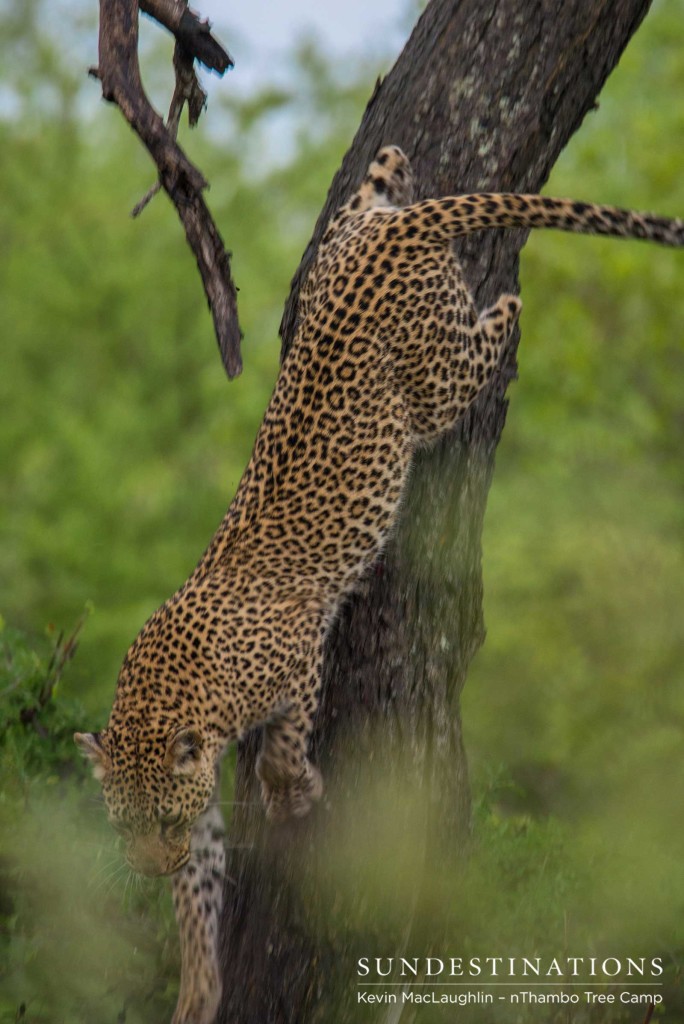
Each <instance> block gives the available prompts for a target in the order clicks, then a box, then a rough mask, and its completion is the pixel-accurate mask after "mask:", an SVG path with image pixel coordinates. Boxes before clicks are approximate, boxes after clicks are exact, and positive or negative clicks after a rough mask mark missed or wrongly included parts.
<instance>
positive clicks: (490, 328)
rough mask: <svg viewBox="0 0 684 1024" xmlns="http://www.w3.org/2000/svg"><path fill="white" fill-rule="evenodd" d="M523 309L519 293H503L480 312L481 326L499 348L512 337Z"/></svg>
mask: <svg viewBox="0 0 684 1024" xmlns="http://www.w3.org/2000/svg"><path fill="white" fill-rule="evenodd" d="M521 310H522V302H521V301H520V299H519V298H518V296H517V295H501V296H499V298H498V299H497V301H496V302H495V303H494V305H493V306H489V307H488V308H487V309H483V310H482V312H481V313H480V318H479V319H480V326H481V327H482V330H483V331H484V332H485V334H486V335H487V338H488V339H489V341H490V342H492V344H493V345H495V346H496V347H497V348H500V347H501V346H502V345H503V344H504V343H505V342H506V341H507V340H508V339H509V338H510V336H511V334H512V333H513V330H514V328H515V325H516V324H517V322H518V317H519V316H520V311H521Z"/></svg>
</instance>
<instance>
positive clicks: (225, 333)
mask: <svg viewBox="0 0 684 1024" xmlns="http://www.w3.org/2000/svg"><path fill="white" fill-rule="evenodd" d="M141 6H142V8H143V9H144V10H147V11H149V13H150V14H152V15H153V16H154V17H155V18H158V20H159V21H160V22H161V23H162V24H164V25H166V27H168V28H169V29H170V30H171V31H172V32H174V34H175V35H176V40H177V42H176V51H177V54H178V53H179V51H180V56H181V60H180V64H181V66H182V67H183V69H184V71H185V74H186V81H190V79H189V78H188V77H187V69H188V66H190V69H191V70H192V59H193V58H194V57H197V59H199V60H201V61H202V63H207V65H208V66H210V67H214V68H215V70H217V71H219V73H222V70H223V71H225V70H226V69H227V68H228V67H230V66H232V61H231V58H230V55H229V54H228V53H227V52H226V51H225V50H223V48H222V47H221V46H220V44H218V43H216V40H214V39H213V37H212V36H211V33H210V32H209V27H208V25H206V24H205V23H202V22H200V21H199V19H198V18H197V17H196V16H195V15H193V14H191V13H190V12H189V11H188V9H187V7H186V5H185V3H184V2H183V0H143V3H142V4H141ZM138 10H139V7H138V0H100V33H99V66H98V68H97V69H94V70H93V71H92V74H94V75H95V76H96V77H97V78H99V79H100V81H101V83H102V95H103V96H104V98H105V99H106V100H109V101H110V102H112V103H116V104H117V106H118V107H119V109H120V110H121V112H122V114H123V115H124V117H125V118H126V120H127V121H128V123H129V124H130V125H131V127H132V128H133V129H134V131H135V132H136V133H137V135H138V136H139V137H140V139H141V141H142V142H143V143H144V145H145V146H146V147H147V150H148V151H149V153H150V155H151V157H152V159H153V160H154V162H155V164H156V166H157V170H158V172H159V181H160V184H161V187H162V188H163V189H164V190H165V191H166V192H167V194H168V196H169V198H170V199H171V200H172V202H173V204H174V205H175V207H176V210H177V212H178V216H179V217H180V219H181V222H182V224H183V227H184V228H185V235H186V238H187V240H188V244H189V245H190V248H191V249H192V251H193V252H194V254H195V259H196V260H197V266H198V268H199V272H200V275H201V277H202V283H203V284H204V290H205V293H206V296H207V301H208V303H209V308H210V309H211V313H212V318H213V321H214V330H215V332H216V338H217V341H218V344H219V349H220V351H221V358H222V360H223V365H224V366H225V368H226V372H227V374H228V376H229V377H236V376H237V375H238V374H239V373H240V371H241V369H242V360H241V358H240V337H241V332H240V326H239V323H238V315H237V296H236V292H235V285H234V284H233V281H232V278H231V274H230V253H229V252H227V250H226V248H225V246H224V244H223V239H222V238H221V235H220V234H219V231H218V229H217V227H216V225H215V223H214V220H213V218H212V216H211V214H210V212H209V209H208V207H207V205H206V203H205V201H204V197H203V195H202V192H203V190H204V189H205V188H206V187H207V182H206V180H205V178H204V177H203V175H202V174H201V173H200V171H199V170H198V169H197V168H196V167H195V166H194V165H193V164H192V163H191V162H190V160H188V158H187V156H186V155H185V153H184V152H183V150H182V149H181V147H180V146H179V145H178V143H177V141H176V138H175V130H174V126H173V122H174V121H176V122H177V118H178V117H180V106H182V102H183V101H184V100H187V101H188V102H189V110H190V112H191V117H192V115H193V110H194V112H195V119H196V116H197V115H198V109H197V103H198V102H200V101H199V98H198V95H197V93H196V91H195V90H194V88H193V87H192V81H190V86H191V88H190V91H189V93H188V94H187V95H185V96H184V97H183V99H176V103H175V106H174V101H172V111H174V110H175V111H177V115H176V117H174V118H171V119H170V120H171V124H170V125H168V126H167V125H165V124H164V122H163V120H162V119H161V117H160V116H159V115H158V114H157V112H156V111H155V109H154V108H153V107H152V104H151V103H150V101H149V99H148V98H147V95H146V93H145V90H144V89H143V85H142V81H141V78H140V65H139V62H138ZM188 19H190V21H188ZM174 26H176V27H175V28H174ZM188 26H190V27H188ZM207 37H208V39H209V40H211V43H210V44H209V43H207ZM187 41H189V42H187ZM216 47H218V49H220V50H221V52H222V54H223V57H221V59H220V60H219V55H218V50H217V49H216ZM212 61H213V63H211V62H212ZM221 64H223V67H222V70H221ZM176 70H177V81H178V80H179V75H178V70H179V68H178V62H176ZM192 79H193V80H194V72H192ZM177 88H178V87H177ZM186 92H187V90H186ZM193 96H194V99H193ZM174 97H175V94H174ZM193 103H194V106H193ZM201 103H203V100H202V101H201ZM201 103H200V108H201ZM179 104H180V106H179ZM176 127H177V123H176Z"/></svg>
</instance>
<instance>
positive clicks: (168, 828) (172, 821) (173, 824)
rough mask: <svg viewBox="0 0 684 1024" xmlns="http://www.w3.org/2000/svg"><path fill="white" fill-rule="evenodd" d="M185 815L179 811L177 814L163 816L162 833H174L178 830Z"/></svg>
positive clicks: (161, 819) (161, 820) (161, 818)
mask: <svg viewBox="0 0 684 1024" xmlns="http://www.w3.org/2000/svg"><path fill="white" fill-rule="evenodd" d="M182 817H183V815H182V814H181V812H180V811H179V812H178V813H177V814H162V815H161V817H160V819H159V820H160V822H161V830H162V833H163V834H164V833H167V832H173V831H174V830H176V829H177V827H178V825H180V823H181V818H182Z"/></svg>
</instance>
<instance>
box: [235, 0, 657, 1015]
mask: <svg viewBox="0 0 684 1024" xmlns="http://www.w3.org/2000/svg"><path fill="white" fill-rule="evenodd" d="M647 9H648V3H647V2H645V0H610V2H608V0H565V2H560V0H538V2H536V3H530V0H461V2H460V3H455V2H454V0H432V2H431V3H430V4H429V6H428V8H427V9H426V11H425V13H424V14H423V16H422V17H421V19H420V21H419V22H418V24H417V26H416V28H415V30H414V32H413V34H412V36H411V38H410V39H409V41H408V43H407V45H406V47H405V49H404V51H403V53H402V54H401V56H400V57H399V59H398V61H397V63H396V65H395V66H394V68H393V69H392V71H391V72H390V74H389V75H388V76H387V78H386V79H385V81H384V82H382V84H379V85H378V86H377V88H376V90H375V92H374V95H373V97H372V98H371V100H370V103H369V104H368V108H367V110H366V113H365V115H364V118H363V121H362V124H361V127H360V128H359V131H358V133H357V135H356V138H355V139H354V142H353V144H352V146H351V148H350V150H349V152H348V153H347V155H346V157H345V159H344V161H343V164H342V167H341V169H340V171H339V172H338V174H337V176H336V177H335V179H334V181H333V184H332V187H331V189H330V193H329V195H328V199H327V202H326V205H325V207H324V209H323V211H322V212H321V215H320V217H319V220H318V223H317V225H316V228H315V231H314V235H313V238H312V240H311V242H310V244H309V246H308V248H307V250H306V252H305V254H304V257H303V259H302V263H301V265H300V267H299V270H298V271H297V273H296V275H295V278H294V280H293V284H292V292H291V295H290V297H289V300H288V303H287V305H286V309H285V314H284V317H283V325H282V337H283V349H284V350H285V349H286V348H287V346H288V345H289V344H291V342H292V340H293V335H294V310H295V305H296V298H297V292H298V288H299V285H300V283H301V281H302V280H303V278H304V277H305V275H306V272H307V268H308V265H309V262H310V260H311V257H312V254H313V252H314V251H315V248H316V245H317V242H318V239H319V238H320V236H321V233H322V230H323V228H324V225H325V224H326V223H327V221H328V219H329V217H330V215H331V213H332V211H334V210H335V209H336V208H337V206H339V205H340V203H341V202H343V201H344V199H345V198H346V197H347V196H348V195H349V193H350V192H351V191H352V190H353V189H354V188H355V187H356V186H357V184H358V182H359V180H360V178H361V177H362V175H363V172H364V170H365V168H366V167H367V165H368V163H369V161H370V159H371V158H372V156H373V154H374V153H375V151H376V150H377V149H378V147H379V146H381V145H383V144H387V143H396V144H398V145H400V146H401V147H402V148H403V149H404V150H405V152H406V153H407V154H408V156H409V158H410V159H411V161H412V163H413V166H414V170H415V172H416V178H417V196H416V198H423V197H426V196H440V195H448V194H455V193H464V192H470V191H484V190H490V191H525V192H536V191H538V190H539V189H540V188H541V186H542V185H543V184H544V182H545V181H546V178H547V177H548V174H549V171H550V169H551V167H552V166H553V164H554V161H555V160H556V158H557V157H558V155H559V153H560V152H561V150H562V149H563V147H564V145H565V144H566V142H567V141H568V139H569V138H570V136H571V135H572V134H573V132H574V131H575V130H576V128H577V127H578V126H579V125H580V123H581V121H582V119H583V117H584V115H585V114H586V113H587V111H588V110H590V109H591V108H592V107H593V106H594V104H595V101H596V97H597V95H598V93H599V90H600V89H601V86H602V85H603V82H604V81H605V79H606V77H607V76H608V74H609V72H610V71H611V70H612V68H613V67H614V66H615V64H616V63H617V61H618V59H619V57H620V54H621V52H622V50H623V49H624V47H625V45H626V44H627V42H628V40H629V39H630V37H631V35H632V34H633V32H634V31H635V30H636V29H637V27H638V25H639V23H640V22H641V20H642V18H643V17H644V15H645V14H646V11H647ZM577 185H578V193H581V192H582V183H581V182H578V183H577ZM578 198H594V199H600V198H601V197H586V196H582V195H579V196H578ZM525 237H526V236H525V234H524V233H523V232H520V231H515V232H513V231H509V232H507V233H503V232H490V233H487V234H480V235H478V236H471V237H469V238H465V239H463V240H461V241H460V242H459V245H458V254H459V258H460V259H461V261H462V264H463V267H464V271H465V274H466V278H467V280H468V282H469V285H470V287H471V289H472V291H473V293H474V295H475V297H476V300H477V304H478V306H479V307H480V308H482V307H484V306H486V305H489V304H490V303H492V302H493V301H494V300H495V299H496V298H497V297H498V296H499V295H500V294H501V293H502V292H511V291H517V290H518V287H517V285H518V282H517V269H518V254H519V251H520V249H521V247H522V245H523V244H524V241H525ZM568 244H572V243H571V242H570V241H569V242H568ZM516 372H517V364H516V354H515V347H514V346H511V348H510V349H509V351H508V354H507V358H506V360H505V362H504V364H503V365H502V366H501V368H500V370H499V372H498V374H497V375H496V377H495V379H494V381H493V383H492V384H491V386H490V387H488V388H487V390H486V392H484V393H483V394H482V395H480V397H479V399H478V401H477V402H476V403H475V405H474V406H473V408H472V409H471V410H470V412H469V414H468V415H467V416H466V417H465V418H464V419H463V420H462V421H461V422H460V423H459V425H458V427H457V428H456V429H455V430H454V431H453V433H452V434H451V436H449V438H448V439H447V440H446V441H444V442H443V443H441V444H439V445H438V446H437V447H436V448H434V449H432V450H431V451H429V452H425V453H422V454H421V456H420V457H419V458H418V459H417V460H416V463H417V464H416V467H415V471H414V473H413V478H412V483H411V487H410V493H409V494H408V497H407V500H406V503H405V506H404V510H403V514H402V518H401V522H400V524H399V527H398V529H397V532H396V534H395V536H394V538H393V540H392V542H391V544H390V545H389V547H388V549H387V551H386V552H385V554H384V555H383V558H382V562H381V564H379V565H378V566H377V568H376V571H375V572H374V574H373V575H372V576H371V577H370V578H369V579H367V580H365V581H363V584H362V585H361V587H360V588H359V591H358V592H357V593H356V594H355V595H354V597H353V598H352V599H350V600H349V601H348V602H347V604H346V605H345V608H344V610H343V612H342V614H341V615H340V618H339V621H338V623H337V624H336V626H335V628H334V629H333V631H332V634H331V636H330V637H329V642H328V649H327V658H326V667H325V679H324V687H323V698H322V703H321V708H320V712H319V716H318V722H317V728H316V733H315V737H314V746H313V756H314V759H315V760H316V761H317V763H318V764H319V765H320V766H321V769H322V771H323V777H324V780H325V782H326V787H327V794H326V797H325V798H324V801H323V803H322V805H321V807H320V808H317V810H316V811H315V812H314V814H312V815H311V816H310V817H309V818H308V819H306V820H305V821H303V822H296V823H293V824H288V825H285V826H280V827H277V828H274V827H272V826H268V825H266V823H265V821H264V817H263V812H262V810H261V808H260V807H259V805H258V795H257V790H256V785H255V777H254V756H255V752H256V750H257V748H258V743H259V737H258V736H256V737H250V739H249V740H248V741H247V742H246V743H244V744H243V745H242V746H241V749H240V752H239V758H238V780H237V793H236V800H237V801H238V802H239V803H238V804H237V806H236V813H235V816H234V821H233V825H232V831H231V846H232V849H231V850H229V864H228V869H227V870H228V875H229V881H228V882H227V884H226V892H225V898H226V905H225V911H224V920H223V943H222V969H223V983H224V995H223V1001H222V1005H221V1009H220V1012H219V1016H218V1021H219V1022H221V1024H285V1022H292V1024H294V1022H300V1024H310V1022H318V1021H320V1022H325V1024H333V1022H335V1024H343V1022H347V1021H355V1020H359V1019H364V1018H363V1012H362V1008H361V1007H358V1006H357V1005H356V981H357V974H356V960H357V957H359V956H362V955H366V956H375V955H382V956H387V955H391V954H393V953H394V954H396V955H406V953H407V950H409V949H410V950H411V955H412V956H415V955H417V954H418V952H419V951H420V952H423V953H424V952H425V951H426V950H427V951H429V949H430V945H429V942H430V940H429V938H424V937H423V934H422V933H423V931H425V930H426V916H425V915H426V901H427V913H428V915H429V926H430V927H429V929H428V930H429V932H430V935H431V936H432V939H433V940H434V939H435V938H437V939H439V936H438V934H437V931H438V930H439V928H442V927H443V921H442V915H441V914H440V907H439V906H438V905H436V904H435V902H434V901H435V896H434V893H435V887H434V886H433V885H430V886H427V887H426V885H425V880H426V879H428V878H429V879H432V878H433V876H434V875H435V874H436V873H437V871H438V868H442V867H444V865H446V871H447V872H448V871H449V870H453V867H454V865H455V864H457V859H458V856H459V851H460V850H462V849H463V848H464V846H465V843H466V839H467V834H468V829H469V813H470V808H469V787H468V770H467V764H466V759H465V753H464V749H463V742H462V735H461V722H460V715H459V696H460V692H461V689H462V687H463V684H464V681H465V676H466V672H467V668H468V665H469V663H470V660H471V658H472V657H473V655H474V653H475V652H476V651H477V649H478V648H479V646H480V645H481V643H482V641H483V637H484V625H483V616H482V573H481V533H482V523H483V516H484V510H485V503H486V498H487V492H488V489H489V484H490V481H491V477H492V472H493V467H494V453H495V450H496V446H497V443H498V441H499V438H500V436H501V432H502V429H503V426H504V422H505V417H506V408H507V401H506V397H505V395H506V389H507V386H508V384H509V382H510V381H511V380H512V379H513V378H514V377H515V376H516ZM549 386H550V387H553V381H550V382H549ZM373 793H375V799H374V798H373ZM378 793H379V794H380V797H379V799H378V797H377V794H378ZM345 844H346V845H345ZM354 844H356V846H355V845H354ZM355 849H358V850H360V851H363V857H364V858H365V859H364V860H360V861H356V862H354V852H355ZM341 860H342V861H346V862H347V865H346V866H349V864H351V865H352V867H353V870H355V871H357V872H358V875H357V877H356V878H355V879H354V880H353V884H351V885H350V884H349V880H348V878H346V876H345V864H340V861H341ZM331 865H332V866H331ZM395 872H396V873H395ZM395 883H396V887H397V889H398V890H399V891H398V893H397V903H398V904H399V906H398V908H391V907H390V908H388V907H387V906H386V905H385V904H384V903H383V899H385V896H386V890H387V887H388V886H390V887H391V885H392V884H395ZM420 890H422V896H421V891H420ZM431 901H432V902H431ZM433 948H434V947H433ZM373 1012H374V1014H375V1015H374V1016H372V1019H373V1020H379V1019H381V1018H380V1016H379V1015H378V1014H379V1011H378V1009H377V1008H376V1009H375V1010H374V1011H373ZM452 1013H453V1011H452ZM382 1019H383V1020H384V1019H385V1018H382ZM387 1019H388V1020H389V1018H387ZM431 1019H433V1018H431ZM449 1019H452V1018H449Z"/></svg>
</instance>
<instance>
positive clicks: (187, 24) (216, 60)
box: [140, 0, 234, 75]
mask: <svg viewBox="0 0 684 1024" xmlns="http://www.w3.org/2000/svg"><path fill="white" fill-rule="evenodd" d="M140 10H141V11H144V13H145V14H149V15H150V17H152V18H154V19H155V21H158V22H159V24H160V25H163V26H164V27H165V28H167V29H168V30H169V32H173V34H174V35H175V37H176V39H177V40H178V42H179V43H180V44H181V45H182V46H183V47H184V48H185V49H186V50H187V52H188V53H189V54H190V56H191V57H193V59H195V60H198V61H199V62H200V64H204V66H205V67H206V68H209V69H210V70H211V71H216V72H217V74H219V75H223V74H224V73H225V72H226V71H229V70H230V69H231V68H232V67H233V64H234V62H233V58H232V57H231V55H230V54H229V53H228V51H227V50H226V49H225V47H223V46H222V44H221V43H219V41H218V40H217V39H214V37H213V36H212V34H211V25H210V24H209V22H208V21H201V20H200V18H198V16H197V15H196V14H195V13H194V12H193V11H191V10H189V9H188V7H187V4H186V3H185V2H184V0H140Z"/></svg>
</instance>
